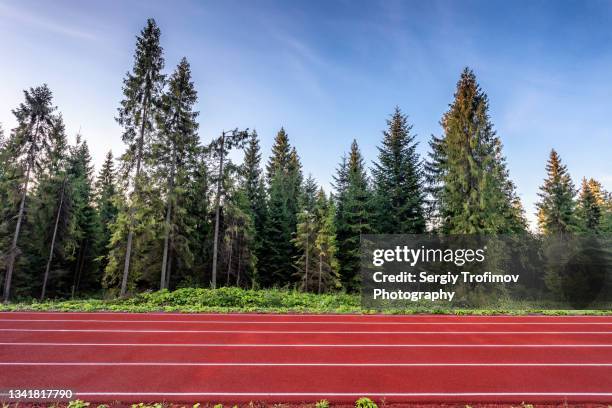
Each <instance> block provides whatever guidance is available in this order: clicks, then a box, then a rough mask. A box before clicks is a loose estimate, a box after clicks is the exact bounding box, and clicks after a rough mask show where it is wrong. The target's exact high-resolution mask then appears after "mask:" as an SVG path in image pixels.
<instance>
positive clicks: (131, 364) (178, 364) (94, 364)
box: [0, 361, 612, 367]
mask: <svg viewBox="0 0 612 408" xmlns="http://www.w3.org/2000/svg"><path fill="white" fill-rule="evenodd" d="M0 366H33V367H37V366H79V367H80V366H85V367H141V366H147V367H158V366H159V367H165V366H169V367H175V366H176V367H612V363H214V362H213V363H191V362H123V361H117V362H40V361H35V362H20V361H13V362H0Z"/></svg>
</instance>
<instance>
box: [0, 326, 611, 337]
mask: <svg viewBox="0 0 612 408" xmlns="http://www.w3.org/2000/svg"><path fill="white" fill-rule="evenodd" d="M0 332H57V333H216V334H225V333H227V334H247V333H253V334H438V335H439V334H609V335H612V331H306V330H147V329H144V330H132V329H124V330H121V329H28V328H23V329H20V328H0Z"/></svg>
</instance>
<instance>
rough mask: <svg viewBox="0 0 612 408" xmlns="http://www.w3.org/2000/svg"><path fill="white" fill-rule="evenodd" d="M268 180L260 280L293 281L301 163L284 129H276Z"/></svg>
mask: <svg viewBox="0 0 612 408" xmlns="http://www.w3.org/2000/svg"><path fill="white" fill-rule="evenodd" d="M266 168H267V171H268V177H269V176H270V175H271V172H273V173H272V177H271V179H269V180H270V181H269V187H268V214H267V217H266V227H265V231H266V234H265V239H266V241H265V248H266V252H265V253H264V254H262V258H263V259H262V261H263V264H262V271H261V273H260V280H261V282H262V284H263V285H264V286H272V285H280V286H282V285H286V284H289V283H291V281H292V276H293V273H292V269H293V262H292V261H293V260H294V259H295V258H296V256H297V255H298V253H297V250H296V249H295V246H294V245H292V241H291V240H292V239H293V238H294V237H295V233H296V229H297V214H298V213H299V211H300V202H301V193H302V183H303V176H302V165H301V163H300V159H299V156H298V154H297V151H296V149H295V148H294V147H291V145H290V144H289V139H288V136H287V133H286V132H285V130H284V129H282V128H281V130H280V131H279V132H278V134H277V136H276V139H275V143H274V146H273V148H272V155H271V157H270V159H269V161H268V165H267V167H266Z"/></svg>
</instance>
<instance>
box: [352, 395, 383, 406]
mask: <svg viewBox="0 0 612 408" xmlns="http://www.w3.org/2000/svg"><path fill="white" fill-rule="evenodd" d="M355 408H378V405H376V403H375V402H374V401H372V400H371V399H369V398H366V397H363V398H359V399H358V400H357V401H355Z"/></svg>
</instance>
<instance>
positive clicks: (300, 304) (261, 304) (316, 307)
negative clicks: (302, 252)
mask: <svg viewBox="0 0 612 408" xmlns="http://www.w3.org/2000/svg"><path fill="white" fill-rule="evenodd" d="M518 306H520V308H517V305H508V307H507V308H504V309H452V308H442V307H435V308H434V307H426V306H423V305H419V304H415V305H414V307H412V308H410V309H389V310H385V311H384V313H392V314H412V313H428V314H432V313H434V314H457V315H462V314H478V315H493V314H513V315H522V314H527V313H542V314H547V315H577V314H583V315H610V314H612V310H583V311H576V310H542V309H541V307H542V306H541V305H540V307H539V308H538V307H537V305H528V304H526V305H518ZM0 311H62V312H73V311H75V312H76V311H78V312H83V311H84V312H97V311H110V312H136V313H143V312H185V313H204V312H208V313H228V312H243V313H247V312H258V313H374V312H379V311H376V310H366V309H363V308H362V307H361V299H360V296H359V295H358V294H346V293H326V294H322V295H317V294H314V293H303V292H298V291H295V290H287V289H261V290H247V289H240V288H236V287H226V288H219V289H204V288H181V289H177V290H175V291H172V292H171V291H168V290H161V291H157V292H143V293H139V294H136V295H134V296H132V297H130V298H121V299H81V300H48V301H45V302H39V301H38V300H35V299H32V300H29V301H21V302H17V303H9V304H0Z"/></svg>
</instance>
